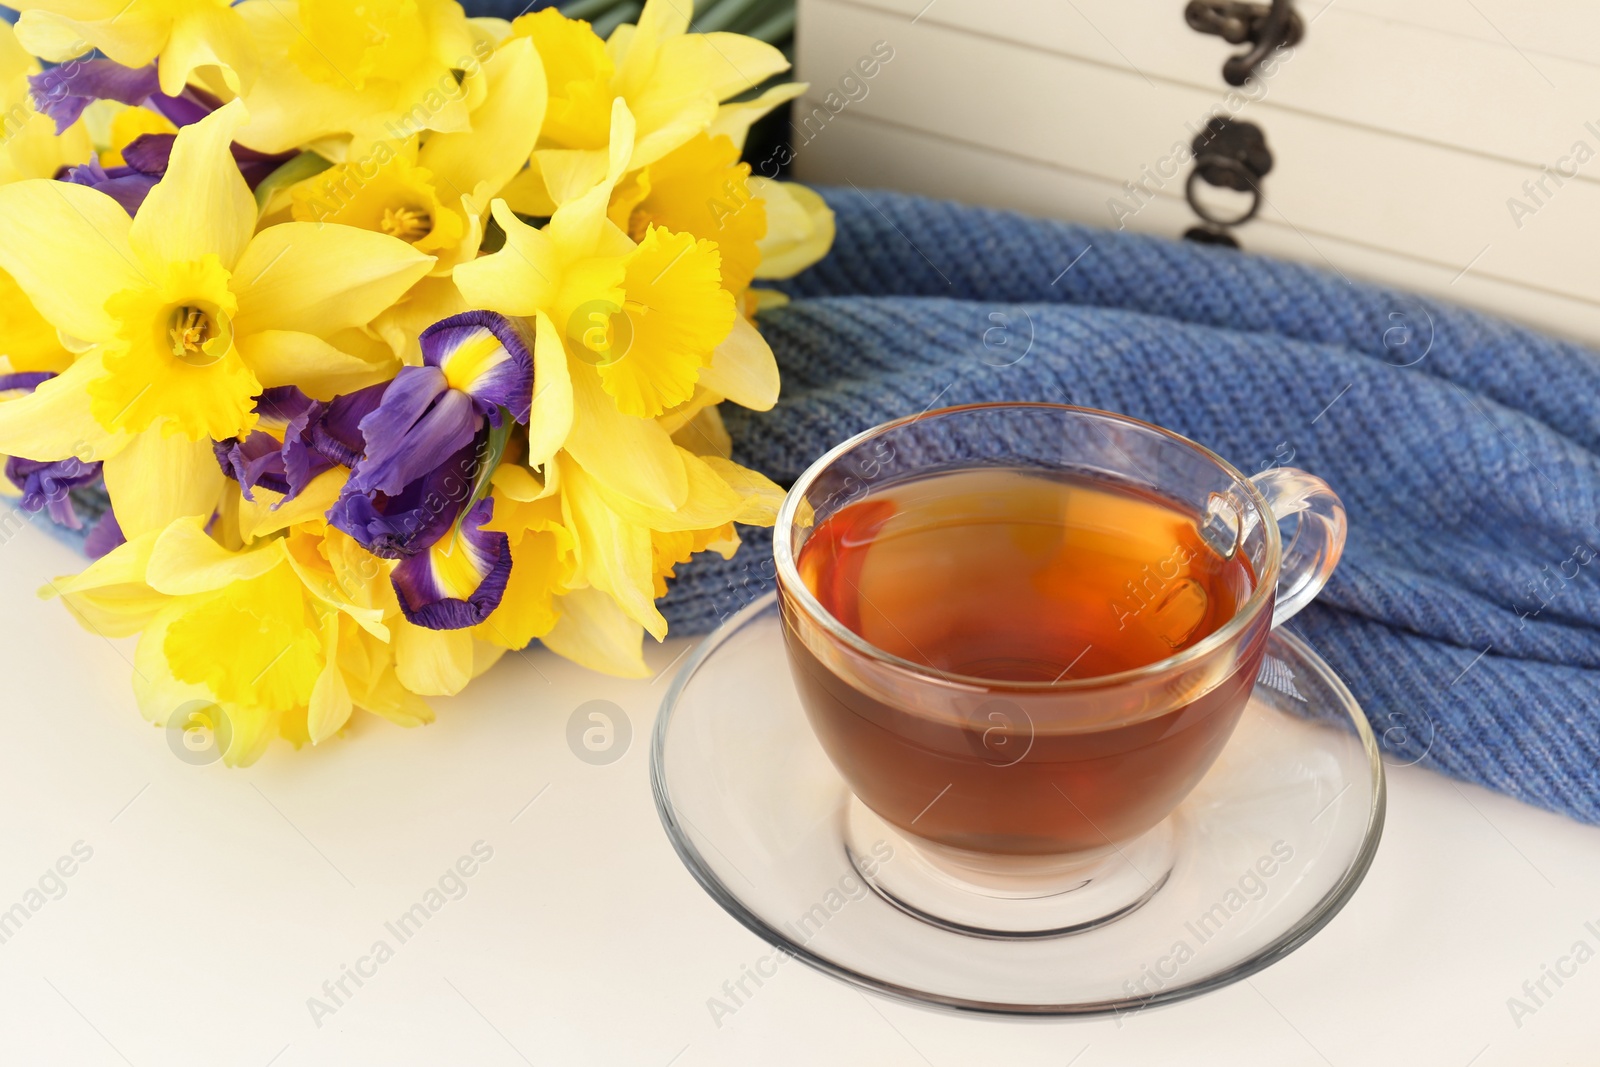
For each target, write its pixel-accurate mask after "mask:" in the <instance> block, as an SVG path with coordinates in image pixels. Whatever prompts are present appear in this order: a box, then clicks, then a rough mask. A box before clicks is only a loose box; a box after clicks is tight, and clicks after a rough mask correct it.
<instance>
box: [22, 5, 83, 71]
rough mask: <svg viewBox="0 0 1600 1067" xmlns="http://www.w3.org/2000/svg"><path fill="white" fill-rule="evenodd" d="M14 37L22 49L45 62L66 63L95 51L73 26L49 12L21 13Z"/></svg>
mask: <svg viewBox="0 0 1600 1067" xmlns="http://www.w3.org/2000/svg"><path fill="white" fill-rule="evenodd" d="M16 34H17V40H19V41H21V42H22V47H23V48H26V49H27V50H28V51H29V52H31V53H32V54H34V55H36V56H38V57H39V58H40V59H43V60H44V61H46V62H47V63H65V62H66V61H67V60H69V59H75V58H76V57H78V56H81V55H83V54H84V53H85V52H88V51H91V50H92V49H93V48H94V45H92V44H90V43H89V42H88V41H86V40H84V37H83V34H82V33H79V32H78V31H77V30H76V29H74V28H73V24H72V23H70V22H68V21H67V20H65V19H63V18H61V17H60V16H58V15H54V14H52V13H51V12H48V11H24V12H23V13H22V17H21V18H19V19H17V29H16Z"/></svg>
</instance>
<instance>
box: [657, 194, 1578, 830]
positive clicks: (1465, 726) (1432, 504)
mask: <svg viewBox="0 0 1600 1067" xmlns="http://www.w3.org/2000/svg"><path fill="white" fill-rule="evenodd" d="M824 192H825V195H826V197H827V199H828V201H829V203H830V204H831V205H832V207H833V209H834V211H835V212H836V213H837V217H838V227H839V232H838V239H837V241H836V242H835V244H834V247H833V251H832V252H831V253H830V254H829V256H828V258H827V259H825V260H824V261H823V262H822V263H820V264H818V265H817V266H816V267H813V268H812V269H811V270H809V271H807V272H806V273H804V274H803V275H801V276H800V277H799V278H797V279H795V280H794V281H793V282H791V283H789V284H788V285H787V286H786V288H787V290H788V291H789V293H790V294H791V296H792V297H793V298H794V300H793V302H792V303H791V304H789V305H788V306H787V307H784V308H780V309H775V310H771V311H768V312H765V313H763V314H762V316H761V319H760V323H761V329H762V332H763V333H764V334H765V336H766V337H767V339H768V340H769V341H770V342H771V344H772V347H773V350H774V351H775V352H776V353H777V357H778V362H779V364H780V366H781V368H782V373H783V397H782V399H781V400H780V401H779V403H778V406H777V407H776V408H775V409H774V410H772V411H771V412H767V413H753V412H748V411H744V410H742V409H738V408H734V407H733V406H732V405H724V407H723V412H724V418H725V419H726V421H727V425H728V429H729V431H730V432H731V434H732V436H733V441H734V458H735V459H737V460H738V461H739V462H741V463H744V464H747V465H749V466H752V467H754V468H756V469H758V470H761V471H763V472H765V473H766V474H768V475H769V476H771V477H772V478H774V479H776V480H777V481H778V482H780V483H781V484H788V483H790V482H791V481H792V480H793V479H794V478H795V477H796V476H798V475H799V474H800V473H801V472H802V471H803V470H804V469H805V468H806V467H807V466H809V465H810V464H811V462H812V461H813V460H815V459H816V458H817V457H818V456H819V455H821V454H822V453H823V452H824V451H826V450H827V449H828V448H829V447H831V446H833V445H835V444H837V443H838V442H840V441H842V440H844V439H845V438H847V437H849V436H851V435H852V434H855V433H857V432H859V431H861V430H865V429H868V428H869V427H871V426H874V425H876V424H878V423H881V422H883V421H885V420H888V419H891V418H895V417H898V416H902V415H909V414H915V413H917V412H919V411H923V410H925V409H927V408H930V407H933V406H947V405H954V404H964V403H972V402H977V401H992V400H1050V401H1062V402H1069V403H1073V404H1079V405H1084V406H1088V407H1095V408H1104V409H1107V410H1111V411H1117V412H1122V413H1125V414H1128V415H1132V416H1135V417H1137V418H1140V419H1145V420H1148V421H1150V422H1153V423H1156V424H1157V425H1160V426H1165V427H1168V428H1169V429H1172V430H1175V431H1177V432H1178V433H1181V434H1184V435H1185V436H1187V437H1190V438H1193V439H1194V440H1196V441H1199V442H1200V443H1202V444H1204V445H1206V446H1208V447H1209V448H1211V449H1213V450H1215V451H1217V452H1218V453H1220V454H1221V455H1223V456H1224V457H1226V458H1227V459H1229V460H1230V461H1231V462H1232V463H1234V464H1235V465H1236V466H1237V467H1239V469H1241V470H1243V471H1244V472H1246V473H1247V474H1248V473H1254V472H1256V471H1259V470H1262V469H1265V468H1266V467H1269V466H1272V465H1278V464H1284V465H1293V466H1296V467H1300V468H1303V469H1305V470H1308V471H1310V472H1312V473H1314V474H1317V475H1319V476H1321V477H1323V478H1325V479H1326V480H1327V481H1328V482H1329V483H1330V484H1331V485H1332V486H1333V487H1334V489H1335V491H1337V492H1338V493H1339V495H1340V496H1341V497H1342V498H1343V500H1344V503H1345V506H1346V508H1347V509H1348V511H1349V519H1350V537H1349V542H1348V544H1347V545H1346V548H1345V552H1344V557H1343V560H1342V562H1341V563H1340V565H1339V569H1338V571H1337V573H1336V574H1335V576H1334V578H1333V580H1332V581H1331V582H1330V583H1329V585H1328V586H1327V588H1326V589H1325V590H1324V591H1323V592H1322V594H1321V596H1320V598H1319V600H1318V601H1317V602H1316V603H1315V604H1313V605H1311V606H1310V607H1308V608H1307V609H1306V610H1305V611H1304V612H1302V613H1301V614H1299V615H1297V616H1296V617H1295V618H1294V619H1293V620H1292V621H1291V622H1290V623H1289V624H1288V626H1289V628H1290V629H1291V630H1292V631H1294V632H1296V633H1298V634H1300V635H1301V636H1302V637H1304V638H1306V639H1307V640H1308V641H1309V642H1310V643H1311V644H1312V646H1313V647H1315V648H1316V649H1317V651H1318V652H1319V653H1320V654H1321V655H1322V656H1323V658H1324V659H1326V660H1327V662H1328V663H1329V665H1330V666H1332V667H1333V669H1334V670H1335V671H1337V672H1338V674H1339V676H1340V677H1341V678H1342V679H1344V681H1345V683H1346V684H1347V685H1348V686H1349V687H1350V689H1351V691H1352V692H1353V693H1354V694H1355V696H1356V698H1357V699H1358V700H1359V701H1360V702H1361V705H1362V707H1363V708H1364V709H1365V711H1366V714H1367V716H1368V718H1369V719H1370V720H1371V723H1372V726H1373V730H1374V732H1375V733H1376V734H1377V735H1378V737H1379V738H1380V740H1381V742H1382V743H1383V745H1384V748H1385V750H1386V759H1387V760H1388V761H1389V762H1391V763H1402V764H1405V763H1419V764H1421V765H1423V766H1427V767H1432V768H1434V769H1436V770H1440V771H1443V772H1445V773H1446V774H1449V775H1453V776H1455V777H1457V778H1461V779H1465V780H1467V781H1471V782H1477V783H1479V784H1481V785H1484V786H1487V787H1489V788H1491V789H1496V790H1499V791H1501V792H1504V793H1508V794H1510V795H1511V796H1514V797H1517V798H1519V799H1521V800H1524V801H1527V802H1529V803H1533V804H1537V805H1540V806H1541V807H1545V808H1549V809H1551V810H1554V811H1558V812H1562V813H1564V814H1566V815H1569V816H1571V817H1573V818H1575V819H1580V820H1582V821H1584V822H1589V823H1600V558H1597V557H1600V525H1597V521H1600V401H1597V398H1600V357H1597V355H1596V354H1595V353H1594V352H1593V351H1591V350H1590V349H1587V348H1585V347H1583V346H1580V345H1577V344H1573V343H1570V342H1566V341H1561V340H1557V339H1555V338H1552V337H1548V336H1545V335H1543V334H1540V333H1538V332H1536V331H1533V330H1529V329H1525V328H1523V327H1519V326H1515V325H1512V324H1510V323H1507V322H1504V321H1501V320H1499V319H1495V318H1492V317H1489V316H1486V315H1482V314H1478V313H1475V312H1472V311H1468V310H1465V309H1463V308H1460V307H1456V306H1452V305H1448V304H1444V303H1440V302H1437V301H1434V300H1431V299H1428V298H1426V297H1421V296H1417V295H1414V294H1409V293H1404V292H1398V291H1394V290H1388V289H1382V288H1377V287H1373V286H1369V285H1361V284H1351V283H1350V282H1348V281H1347V280H1345V279H1344V278H1342V277H1340V276H1339V275H1337V274H1330V273H1325V272H1323V271H1321V270H1317V269H1313V268H1311V267H1307V266H1302V265H1298V264H1292V263H1284V262H1279V261H1275V260H1270V259H1265V258H1261V257H1258V256H1251V255H1245V254H1241V253H1239V252H1235V251H1231V250H1227V249H1218V248H1209V247H1202V246H1199V245H1195V244H1190V243H1182V242H1172V241H1166V240H1159V239H1152V238H1148V237H1140V236H1134V235H1131V234H1126V233H1118V232H1111V231H1105V230H1099V229H1092V228H1088V227H1082V226H1074V225H1067V224H1063V223H1057V222H1045V221H1040V220H1037V219H1030V218H1025V217H1022V216H1019V215H1015V214H1010V213H1006V212H1000V211H993V210H986V209H980V208H973V207H965V206H960V205H955V204H949V203H941V202H935V201H930V200H925V199H921V198H917V197H910V196H903V195H898V194H894V193H888V192H870V191H869V192H865V193H863V192H859V191H856V190H854V189H851V190H825V191H824ZM743 533H744V535H745V544H744V545H743V547H742V548H741V549H740V551H739V552H738V554H737V555H735V556H734V558H733V559H732V560H729V561H723V560H721V559H720V558H717V557H715V556H712V555H704V556H701V557H697V558H696V559H695V560H694V561H692V562H691V563H689V564H686V565H684V566H682V567H680V568H679V574H680V577H679V578H678V579H677V580H675V581H674V582H673V583H672V589H671V592H670V594H669V596H668V598H667V600H666V601H665V604H664V611H665V613H666V615H667V618H668V619H669V620H670V621H671V623H672V630H673V633H675V634H677V635H680V636H681V635H684V634H693V633H702V632H705V631H707V630H709V629H711V628H712V627H714V626H715V625H716V624H717V623H718V622H719V621H720V620H721V619H724V618H726V617H728V616H729V615H731V614H732V613H733V612H735V611H737V610H738V609H739V608H741V607H743V606H744V605H745V604H747V603H749V602H750V601H751V600H753V599H755V597H757V596H759V595H760V594H761V593H763V592H765V591H766V589H768V588H770V587H771V585H772V581H771V578H772V573H773V570H772V564H771V537H770V531H767V530H750V529H747V530H744V531H743Z"/></svg>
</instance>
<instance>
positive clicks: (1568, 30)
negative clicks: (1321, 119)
mask: <svg viewBox="0 0 1600 1067" xmlns="http://www.w3.org/2000/svg"><path fill="white" fill-rule="evenodd" d="M1315 2H1317V3H1322V2H1324V0H1315ZM1326 2H1334V3H1337V4H1338V5H1339V7H1340V9H1341V10H1346V11H1349V12H1352V13H1357V14H1362V15H1366V16H1368V17H1369V18H1374V19H1381V20H1384V21H1387V22H1392V23H1400V24H1409V25H1413V26H1423V27H1427V28H1429V29H1434V30H1438V31H1440V32H1443V33H1454V34H1458V35H1460V36H1464V37H1473V38H1476V39H1478V40H1480V41H1490V42H1500V43H1502V44H1504V43H1508V42H1509V43H1510V44H1512V45H1514V46H1515V47H1517V48H1520V49H1521V50H1522V51H1524V52H1527V53H1528V54H1529V55H1530V56H1532V57H1533V58H1534V60H1535V62H1537V61H1538V60H1539V58H1540V57H1542V56H1562V57H1565V58H1568V59H1573V60H1576V61H1578V62H1581V63H1588V64H1591V65H1600V4H1596V3H1594V0H1535V2H1534V3H1522V2H1518V0H1472V3H1470V4H1469V3H1466V2H1465V0H1459V2H1458V0H1326Z"/></svg>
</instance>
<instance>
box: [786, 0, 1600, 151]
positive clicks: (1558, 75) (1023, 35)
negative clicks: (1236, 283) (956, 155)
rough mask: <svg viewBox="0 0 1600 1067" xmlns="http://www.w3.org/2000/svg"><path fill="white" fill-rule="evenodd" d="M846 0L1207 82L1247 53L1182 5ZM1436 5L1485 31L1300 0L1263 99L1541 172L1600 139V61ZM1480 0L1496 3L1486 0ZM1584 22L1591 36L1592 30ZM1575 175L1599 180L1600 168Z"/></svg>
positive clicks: (901, 17)
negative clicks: (1299, 38)
mask: <svg viewBox="0 0 1600 1067" xmlns="http://www.w3.org/2000/svg"><path fill="white" fill-rule="evenodd" d="M847 2H848V3H849V5H850V6H856V7H860V8H863V9H865V10H867V11H870V12H872V13H873V16H872V17H873V18H874V20H875V21H876V22H877V23H878V24H879V25H880V26H881V27H882V29H883V32H884V33H885V34H886V35H888V36H889V39H891V40H892V39H894V38H895V37H897V36H899V35H900V31H901V28H902V27H904V26H909V25H910V19H911V18H913V17H917V13H918V11H919V10H921V11H922V14H921V15H920V17H917V21H916V25H917V26H924V25H927V26H935V27H945V28H950V29H959V30H962V31H966V32H967V33H969V34H979V35H983V36H989V37H994V38H999V39H1001V40H1007V41H1013V42H1016V43H1018V44H1021V45H1024V46H1026V47H1028V48H1034V49H1040V50H1043V51H1050V52H1055V53H1058V54H1061V55H1066V56H1072V57H1075V58H1078V59H1084V60H1089V61H1091V62H1094V63H1099V64H1103V65H1107V66H1113V67H1120V68H1122V69H1127V70H1133V71H1136V72H1137V73H1139V74H1140V76H1141V77H1142V78H1145V79H1149V80H1151V81H1155V82H1157V83H1160V82H1167V81H1177V82H1180V83H1182V84H1185V85H1190V86H1194V87H1197V88H1202V89H1207V90H1210V89H1211V88H1212V87H1214V86H1215V87H1222V83H1221V68H1222V62H1223V60H1224V59H1225V58H1227V57H1228V56H1229V55H1232V54H1233V53H1235V52H1239V51H1242V50H1243V49H1242V46H1237V45H1229V44H1227V43H1226V42H1225V41H1223V40H1222V39H1221V38H1219V37H1212V36H1209V35H1206V34H1198V33H1195V32H1194V31H1192V30H1190V29H1189V28H1188V27H1187V26H1186V25H1185V24H1184V22H1183V6H1184V5H1183V3H1182V0H1073V2H1072V3H1070V4H1067V3H1059V2H1056V0H934V3H933V4H932V5H930V6H926V9H925V10H923V8H924V6H925V3H926V0H847ZM1428 2H1429V4H1431V5H1432V7H1435V8H1438V7H1449V8H1451V9H1455V10H1457V11H1458V12H1462V11H1464V12H1465V13H1466V14H1467V15H1468V16H1470V17H1471V18H1473V19H1476V20H1477V24H1478V26H1479V27H1481V29H1482V30H1483V31H1484V32H1483V33H1482V34H1476V35H1471V34H1464V33H1461V32H1454V31H1450V32H1441V31H1440V30H1439V29H1437V28H1430V27H1428V26H1425V25H1421V24H1410V23H1406V22H1401V21H1392V20H1387V19H1384V18H1381V17H1379V18H1374V16H1373V15H1372V14H1370V13H1367V12H1361V11H1352V10H1347V9H1346V7H1345V3H1346V0H1310V2H1307V0H1300V2H1299V3H1298V4H1297V6H1298V8H1299V10H1300V11H1301V13H1302V17H1304V18H1306V19H1308V20H1311V25H1310V27H1309V30H1308V33H1307V36H1306V39H1305V40H1304V41H1303V42H1302V43H1301V45H1300V46H1298V47H1296V48H1295V50H1294V53H1293V56H1292V58H1291V59H1290V60H1289V61H1288V62H1286V63H1283V64H1281V65H1280V66H1279V68H1278V70H1277V72H1276V73H1274V74H1273V75H1272V76H1271V77H1268V78H1266V79H1264V80H1263V88H1264V91H1265V93H1266V99H1268V100H1270V101H1271V102H1272V104H1273V105H1274V106H1276V107H1284V108H1291V109H1296V110H1301V111H1309V112H1311V113H1314V114H1318V115H1322V116H1326V117H1328V118H1333V119H1339V120H1342V121H1345V122H1349V123H1353V124H1357V125H1363V126H1372V127H1377V128H1383V129H1391V130H1394V131H1396V132H1401V133H1405V134H1408V135H1410V136H1411V137H1413V138H1415V139H1418V140H1424V141H1431V142H1435V143H1440V144H1445V145H1451V146H1455V147H1458V148H1463V149H1470V150H1472V151H1475V152H1479V153H1482V154H1485V155H1490V156H1498V157H1501V158H1504V159H1508V160H1520V161H1522V162H1524V163H1528V164H1530V165H1531V166H1533V167H1534V168H1535V169H1536V168H1537V167H1538V166H1539V165H1540V164H1541V163H1552V162H1554V161H1555V160H1556V159H1557V158H1559V157H1560V156H1561V155H1562V154H1564V153H1565V152H1566V151H1567V150H1568V149H1569V148H1570V147H1571V145H1572V142H1573V141H1574V140H1575V139H1576V138H1578V137H1580V136H1581V137H1584V138H1586V139H1587V140H1588V141H1589V142H1590V144H1591V146H1593V147H1596V148H1600V136H1597V135H1595V134H1591V133H1587V132H1586V131H1585V130H1584V123H1585V122H1587V121H1590V120H1600V66H1597V65H1594V63H1593V62H1590V63H1583V62H1577V61H1574V60H1572V59H1567V58H1562V57H1559V56H1551V55H1537V56H1536V55H1534V54H1532V53H1531V52H1529V50H1528V49H1526V48H1521V47H1519V46H1515V45H1513V44H1512V43H1510V42H1508V41H1507V39H1506V38H1503V37H1501V36H1500V35H1499V34H1497V33H1496V32H1495V31H1494V29H1493V28H1492V27H1491V26H1490V24H1488V23H1486V22H1484V21H1483V20H1482V19H1481V18H1479V17H1478V15H1477V14H1476V13H1475V12H1474V10H1473V7H1472V6H1471V5H1470V4H1468V3H1467V0H1428ZM1473 2H1474V3H1476V4H1477V5H1478V7H1479V8H1480V9H1482V10H1484V11H1488V10H1489V8H1488V7H1487V6H1486V5H1485V0H1473ZM840 6H844V4H843V3H841V2H840V0H808V2H804V3H802V7H803V8H804V9H805V11H806V21H805V22H804V23H802V27H803V28H802V33H806V32H813V31H815V32H821V33H828V32H829V30H828V26H829V25H830V24H831V23H832V22H833V21H835V20H836V19H838V20H840V21H843V16H838V15H836V14H835V10H836V8H838V7H840ZM1573 22H1574V29H1573V33H1574V36H1573V38H1572V42H1571V43H1569V45H1568V48H1569V50H1575V49H1577V48H1578V47H1580V46H1581V45H1584V44H1586V45H1587V47H1588V48H1590V49H1591V50H1593V51H1594V53H1595V55H1593V56H1592V57H1591V58H1592V60H1600V4H1597V3H1593V2H1592V0H1591V3H1590V8H1589V11H1588V13H1587V14H1586V15H1584V16H1583V17H1582V18H1581V19H1575V20H1573ZM1586 28H1592V31H1593V32H1592V34H1591V35H1590V36H1588V37H1584V36H1582V33H1583V32H1585V30H1586ZM1257 91H1260V90H1254V89H1252V92H1257ZM1063 103H1071V101H1070V100H1064V101H1063ZM1102 106H1111V107H1114V106H1116V105H1115V102H1111V101H1107V102H1103V103H1102ZM1580 180H1589V181H1597V182H1600V166H1596V167H1595V168H1594V169H1593V171H1592V172H1590V173H1587V174H1581V175H1580Z"/></svg>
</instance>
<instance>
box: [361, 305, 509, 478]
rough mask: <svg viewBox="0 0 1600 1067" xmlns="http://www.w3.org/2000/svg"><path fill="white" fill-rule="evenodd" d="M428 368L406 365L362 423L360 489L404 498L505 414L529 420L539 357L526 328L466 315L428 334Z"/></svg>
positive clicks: (490, 316) (485, 314)
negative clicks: (535, 357) (401, 494)
mask: <svg viewBox="0 0 1600 1067" xmlns="http://www.w3.org/2000/svg"><path fill="white" fill-rule="evenodd" d="M418 340H419V341H420V342H421V345H422V366H420V367H402V368H401V370H400V373H399V374H396V375H395V376H394V380H393V381H391V382H390V383H389V386H388V388H387V389H386V390H385V392H384V394H383V402H382V403H381V404H379V405H378V406H377V408H376V409H374V410H373V411H372V413H371V414H369V415H368V416H367V417H366V418H364V419H362V420H361V432H362V435H363V437H364V439H365V442H366V451H365V454H364V455H363V456H362V458H361V460H360V462H358V463H357V464H356V465H355V467H354V468H353V469H352V471H351V474H350V487H349V488H350V489H351V490H352V491H355V492H377V493H386V494H395V493H399V492H401V491H402V490H404V489H405V487H406V486H408V485H411V484H412V483H413V482H415V481H417V480H418V479H419V478H421V477H423V476H424V475H426V474H427V473H428V472H429V471H430V470H432V469H433V468H434V467H435V466H437V465H438V462H439V457H441V456H452V455H454V454H455V453H456V452H457V451H459V450H460V449H461V448H463V447H465V446H467V445H468V444H469V443H471V442H472V440H473V439H474V438H476V437H477V436H478V432H479V431H480V430H481V429H482V428H483V427H484V425H485V424H486V423H487V424H488V425H489V426H494V427H498V426H499V425H500V423H501V419H502V417H503V416H502V409H503V410H504V411H506V412H509V413H510V415H511V417H512V418H513V419H514V420H516V421H517V422H522V423H525V422H527V421H528V411H529V408H530V407H531V405H532V403H533V352H532V346H531V345H530V344H529V338H528V335H527V333H526V330H525V328H524V327H522V326H521V325H519V324H518V323H516V322H514V321H513V320H511V319H508V318H506V317H505V316H504V315H497V314H495V313H494V312H490V311H467V312H463V313H462V314H460V315H453V316H451V317H450V318H447V319H442V320H440V321H439V322H436V323H434V324H433V325H432V326H429V327H428V328H427V329H426V330H423V331H422V334H421V336H420V337H419V338H418Z"/></svg>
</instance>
